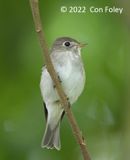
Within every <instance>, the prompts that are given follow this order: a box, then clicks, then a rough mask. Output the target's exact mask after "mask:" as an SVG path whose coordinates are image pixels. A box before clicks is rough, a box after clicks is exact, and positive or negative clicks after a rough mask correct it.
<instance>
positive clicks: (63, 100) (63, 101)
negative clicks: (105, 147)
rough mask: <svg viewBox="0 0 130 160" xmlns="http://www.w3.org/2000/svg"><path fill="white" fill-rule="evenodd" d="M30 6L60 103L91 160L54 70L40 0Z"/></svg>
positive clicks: (85, 153)
mask: <svg viewBox="0 0 130 160" xmlns="http://www.w3.org/2000/svg"><path fill="white" fill-rule="evenodd" d="M30 5H31V9H32V14H33V19H34V24H35V29H36V32H37V35H38V38H39V42H40V45H41V49H42V52H43V56H44V58H45V63H46V67H47V70H48V72H49V73H50V76H51V78H52V80H53V81H54V84H55V86H56V90H57V93H58V95H59V97H60V102H61V104H62V105H63V107H64V110H65V112H66V115H67V117H68V120H69V123H70V125H71V127H72V130H73V134H74V136H75V138H76V140H77V142H78V144H79V145H80V148H81V151H82V155H83V158H84V160H90V156H89V153H88V151H87V147H86V144H85V141H84V138H83V136H82V135H81V131H80V129H79V127H78V125H77V122H76V120H75V117H74V115H73V113H72V111H71V109H70V104H69V103H68V100H67V97H66V95H65V93H64V90H63V88H62V86H61V84H60V82H59V78H58V75H57V74H56V72H55V70H54V66H53V64H52V61H51V58H50V56H49V50H48V47H47V43H46V40H45V35H44V32H43V29H42V24H41V18H40V12H39V0H30Z"/></svg>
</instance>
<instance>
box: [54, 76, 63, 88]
mask: <svg viewBox="0 0 130 160" xmlns="http://www.w3.org/2000/svg"><path fill="white" fill-rule="evenodd" d="M58 80H59V82H60V83H62V80H61V78H60V76H59V75H58ZM53 88H54V89H55V88H56V85H55V84H53Z"/></svg>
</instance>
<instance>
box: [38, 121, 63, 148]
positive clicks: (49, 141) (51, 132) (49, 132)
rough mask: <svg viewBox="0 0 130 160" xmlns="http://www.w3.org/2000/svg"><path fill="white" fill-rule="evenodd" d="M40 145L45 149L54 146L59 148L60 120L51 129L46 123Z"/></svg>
mask: <svg viewBox="0 0 130 160" xmlns="http://www.w3.org/2000/svg"><path fill="white" fill-rule="evenodd" d="M41 146H42V147H43V148H44V147H46V148H47V149H53V148H56V149H57V150H60V148H61V144H60V122H59V123H58V124H57V125H56V127H55V128H54V129H51V127H50V125H49V124H48V123H47V125H46V130H45V134H44V136H43V140H42V144H41Z"/></svg>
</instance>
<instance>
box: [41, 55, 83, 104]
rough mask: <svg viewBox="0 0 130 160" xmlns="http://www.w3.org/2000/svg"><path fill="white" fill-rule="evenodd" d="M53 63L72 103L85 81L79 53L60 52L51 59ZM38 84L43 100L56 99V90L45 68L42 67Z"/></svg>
mask: <svg viewBox="0 0 130 160" xmlns="http://www.w3.org/2000/svg"><path fill="white" fill-rule="evenodd" d="M60 56H61V57H60ZM53 64H54V67H55V70H56V72H57V74H58V75H59V77H60V79H61V81H62V82H61V84H62V86H63V89H64V91H65V93H66V95H67V96H68V98H69V100H70V103H71V104H72V103H74V102H75V101H76V100H77V98H78V97H79V95H80V94H81V92H82V90H83V88H84V83H85V72H84V68H83V64H82V61H81V59H80V54H79V55H78V54H72V52H68V53H64V52H63V53H60V55H59V57H55V58H54V59H53ZM40 86H41V91H42V95H43V98H44V99H45V101H54V100H56V99H58V95H57V92H56V90H55V89H54V88H53V82H52V80H51V78H50V75H49V73H48V72H47V70H46V69H43V72H42V78H41V84H40Z"/></svg>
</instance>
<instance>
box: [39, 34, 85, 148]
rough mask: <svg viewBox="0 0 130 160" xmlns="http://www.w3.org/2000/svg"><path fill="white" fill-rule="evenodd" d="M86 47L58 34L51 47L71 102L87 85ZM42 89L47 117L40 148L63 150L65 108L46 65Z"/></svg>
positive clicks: (42, 75) (57, 69) (42, 76)
mask: <svg viewBox="0 0 130 160" xmlns="http://www.w3.org/2000/svg"><path fill="white" fill-rule="evenodd" d="M84 46H86V44H82V43H80V42H78V41H77V40H75V39H73V38H70V37H59V38H57V39H56V40H55V41H54V43H53V45H52V48H51V49H50V58H51V61H52V63H53V66H54V69H55V71H56V73H57V75H58V77H59V79H60V83H61V85H62V87H63V90H64V92H65V94H66V95H67V99H68V101H69V103H70V104H71V105H72V104H73V103H74V102H76V101H77V99H78V97H79V96H80V95H81V93H82V91H83V89H84V86H85V79H86V78H85V77H86V76H85V69H84V65H83V61H82V58H81V48H83V47H84ZM40 90H41V95H42V98H43V103H44V112H45V118H46V128H45V133H44V136H43V139H42V143H41V147H42V148H47V149H57V150H60V149H61V141H60V123H61V120H62V118H63V116H64V114H65V111H64V108H63V106H62V104H61V103H60V98H59V95H58V93H57V90H56V87H55V84H54V82H53V80H52V79H51V76H50V74H49V72H48V70H47V67H46V66H43V68H42V74H41V80H40Z"/></svg>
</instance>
